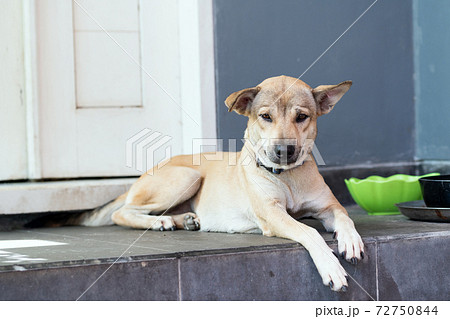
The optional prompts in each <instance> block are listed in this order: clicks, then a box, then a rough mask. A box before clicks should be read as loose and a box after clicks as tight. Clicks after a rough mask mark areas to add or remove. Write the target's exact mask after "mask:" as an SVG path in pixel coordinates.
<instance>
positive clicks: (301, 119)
mask: <svg viewBox="0 0 450 319" xmlns="http://www.w3.org/2000/svg"><path fill="white" fill-rule="evenodd" d="M308 117H309V116H308V115H306V114H299V115H298V116H297V118H296V119H295V120H296V121H297V123H300V122H303V121H304V120H306V119H307V118H308Z"/></svg>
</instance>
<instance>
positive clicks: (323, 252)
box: [254, 200, 347, 291]
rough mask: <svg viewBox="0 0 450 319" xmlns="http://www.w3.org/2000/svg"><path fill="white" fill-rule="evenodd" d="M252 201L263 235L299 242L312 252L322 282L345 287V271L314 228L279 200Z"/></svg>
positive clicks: (339, 288) (343, 289) (338, 287)
mask: <svg viewBox="0 0 450 319" xmlns="http://www.w3.org/2000/svg"><path fill="white" fill-rule="evenodd" d="M261 203H264V204H267V201H258V202H256V201H255V203H254V208H255V212H257V213H256V216H257V219H258V221H259V225H260V227H261V230H262V231H263V234H264V235H265V236H276V237H282V238H287V239H291V240H294V241H297V242H299V243H300V244H302V245H303V247H305V248H306V249H307V250H308V252H309V254H310V255H311V258H312V260H313V261H314V264H315V265H316V267H317V270H318V271H319V274H320V276H321V277H322V281H323V283H324V285H327V286H330V288H331V289H332V290H334V291H341V290H342V291H345V290H346V289H347V279H346V272H345V270H344V268H343V267H342V266H341V264H340V263H339V261H338V259H337V258H336V257H335V255H334V254H333V251H332V250H331V249H330V247H328V245H327V244H326V242H325V240H324V239H323V238H322V236H321V235H320V234H319V232H318V231H317V230H315V229H314V228H312V227H309V226H307V225H305V224H302V223H300V222H298V221H296V220H295V219H294V218H292V217H291V216H290V215H289V214H288V213H287V211H286V209H285V208H284V207H285V206H284V205H283V203H282V201H277V200H273V201H272V202H271V203H270V204H267V205H264V206H262V205H261Z"/></svg>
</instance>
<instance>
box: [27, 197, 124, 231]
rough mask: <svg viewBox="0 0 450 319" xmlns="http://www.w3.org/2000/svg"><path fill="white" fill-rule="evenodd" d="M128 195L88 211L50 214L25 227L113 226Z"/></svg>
mask: <svg viewBox="0 0 450 319" xmlns="http://www.w3.org/2000/svg"><path fill="white" fill-rule="evenodd" d="M126 197H127V193H125V194H123V195H121V196H119V197H117V198H116V199H113V200H112V201H110V202H108V203H106V204H104V205H102V206H100V207H97V208H95V209H92V210H88V211H72V212H62V213H49V214H47V215H45V216H42V217H39V218H37V219H35V220H32V221H31V222H29V223H27V224H26V225H24V227H26V228H37V227H60V226H107V225H113V224H114V223H113V221H112V219H111V216H112V214H113V213H114V212H115V211H117V210H119V209H120V208H122V206H123V205H125V199H126Z"/></svg>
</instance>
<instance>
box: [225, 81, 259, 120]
mask: <svg viewBox="0 0 450 319" xmlns="http://www.w3.org/2000/svg"><path fill="white" fill-rule="evenodd" d="M260 90H261V88H260V87H259V86H257V87H254V88H249V89H243V90H240V91H237V92H234V93H232V94H231V95H230V96H229V97H227V99H226V100H225V105H226V106H227V107H228V112H231V111H235V112H236V113H238V114H241V115H245V116H248V115H250V107H251V106H252V103H253V100H254V99H255V96H256V94H258V92H259V91H260Z"/></svg>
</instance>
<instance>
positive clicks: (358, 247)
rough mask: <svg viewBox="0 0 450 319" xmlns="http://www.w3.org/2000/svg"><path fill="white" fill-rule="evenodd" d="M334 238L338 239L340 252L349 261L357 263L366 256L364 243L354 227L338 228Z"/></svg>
mask: <svg viewBox="0 0 450 319" xmlns="http://www.w3.org/2000/svg"><path fill="white" fill-rule="evenodd" d="M333 238H335V239H337V241H338V252H339V255H341V256H342V258H344V259H345V260H347V261H348V262H349V263H352V264H354V265H356V264H357V263H358V260H361V259H363V258H364V244H363V241H362V239H361V236H359V234H358V232H357V231H356V229H355V228H354V227H342V228H339V229H336V231H335V232H334V236H333Z"/></svg>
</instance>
